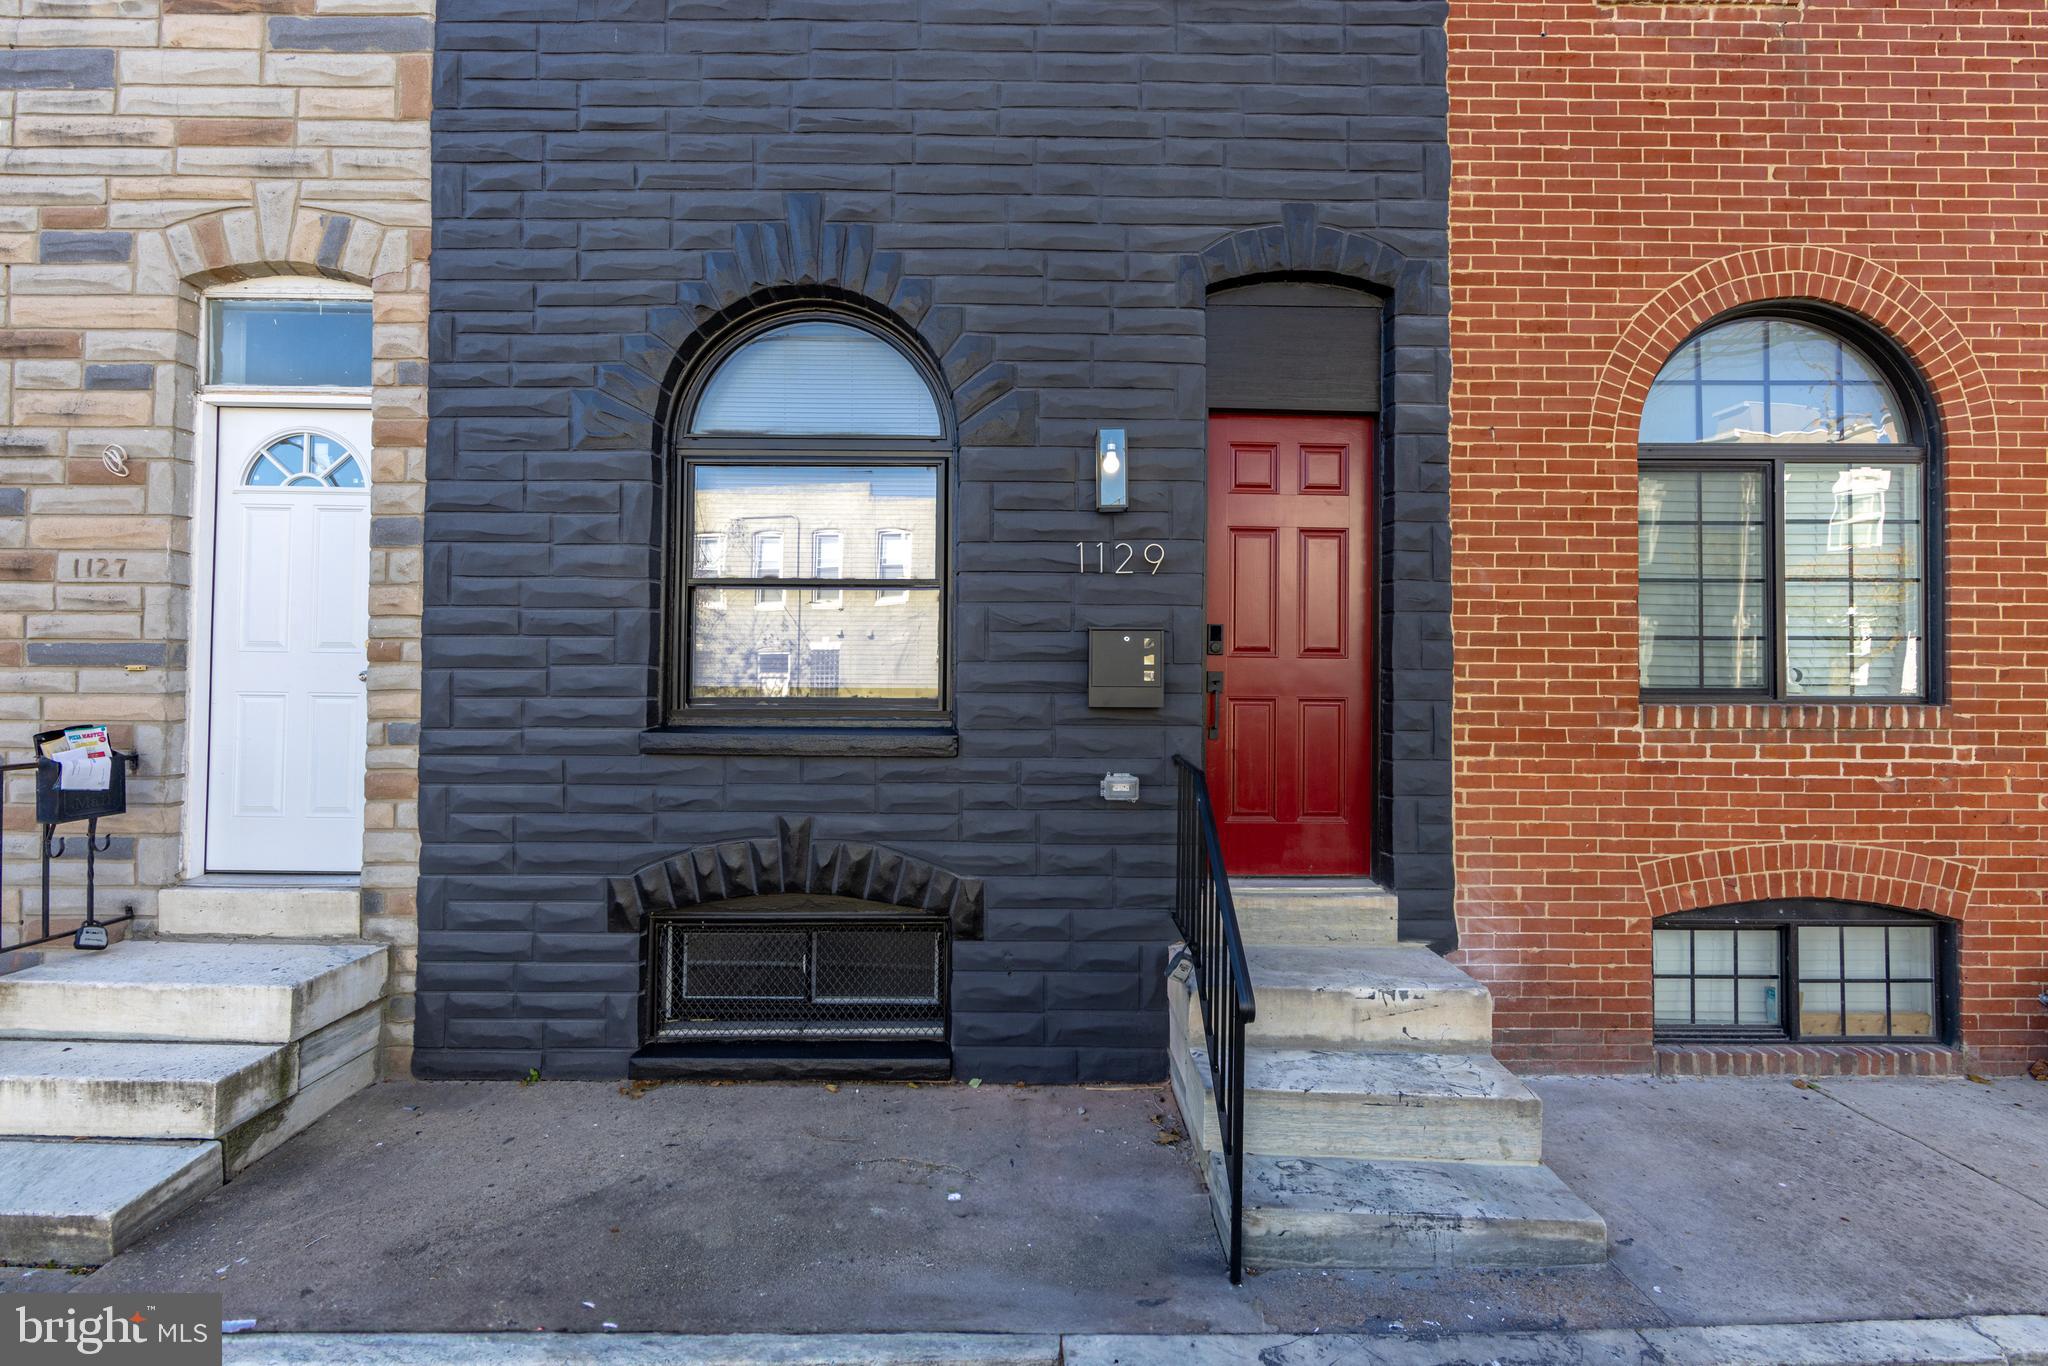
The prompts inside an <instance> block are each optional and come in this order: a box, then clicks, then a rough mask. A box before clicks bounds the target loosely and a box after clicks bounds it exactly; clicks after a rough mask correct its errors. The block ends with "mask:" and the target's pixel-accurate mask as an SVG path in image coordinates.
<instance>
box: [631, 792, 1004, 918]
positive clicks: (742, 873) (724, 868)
mask: <svg viewBox="0 0 2048 1366" xmlns="http://www.w3.org/2000/svg"><path fill="white" fill-rule="evenodd" d="M775 827H776V828H775V834H774V835H773V836H769V837H764V838H761V839H751V840H727V841H725V842H723V843H721V844H705V845H699V846H697V847H695V848H693V849H685V850H683V851H682V852H680V853H678V854H674V855H672V856H671V857H669V858H665V859H660V860H657V861H656V862H654V863H650V864H647V865H646V866H645V867H642V868H639V869H636V870H635V871H634V872H633V873H632V874H630V875H629V876H626V877H615V878H611V879H609V880H608V881H607V883H606V902H607V905H608V907H609V910H610V927H611V929H612V930H614V931H617V932H623V933H629V934H637V933H639V932H640V931H641V930H642V929H644V928H645V927H646V925H647V923H648V921H649V920H650V919H651V918H655V917H660V916H668V915H675V914H678V913H687V912H689V911H691V910H693V909H695V908H697V907H700V906H709V905H714V904H717V905H723V904H726V903H736V902H745V901H749V900H754V899H758V898H791V897H808V898H814V899H815V898H832V899H835V900H840V901H845V902H857V903H861V904H863V905H866V906H868V907H872V908H877V909H887V908H895V909H897V910H903V911H910V912H913V913H916V914H918V915H921V916H930V917H932V918H934V919H937V920H941V921H943V922H945V924H946V925H947V926H948V927H949V928H950V930H951V931H952V934H953V935H954V937H955V938H959V939H979V938H981V927H982V903H983V888H982V881H981V879H980V878H971V877H962V876H960V875H959V874H957V873H954V872H951V871H950V870H948V869H945V868H942V867H940V866H939V865H937V864H934V863H929V862H927V861H925V860H924V859H920V858H916V857H914V856H912V855H910V854H905V853H901V852H899V851H897V850H894V849H890V848H887V847H886V846H883V845H879V844H865V843H849V842H846V841H841V840H818V839H816V838H815V837H814V834H813V823H812V822H811V821H810V820H809V819H808V818H806V819H802V820H796V821H790V820H784V819H778V820H777V821H776V823H775Z"/></svg>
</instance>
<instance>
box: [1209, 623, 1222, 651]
mask: <svg viewBox="0 0 2048 1366" xmlns="http://www.w3.org/2000/svg"><path fill="white" fill-rule="evenodd" d="M1209 653H1210V654H1212V655H1220V654H1222V653H1223V623H1222V622H1220V621H1212V622H1210V623H1209Z"/></svg>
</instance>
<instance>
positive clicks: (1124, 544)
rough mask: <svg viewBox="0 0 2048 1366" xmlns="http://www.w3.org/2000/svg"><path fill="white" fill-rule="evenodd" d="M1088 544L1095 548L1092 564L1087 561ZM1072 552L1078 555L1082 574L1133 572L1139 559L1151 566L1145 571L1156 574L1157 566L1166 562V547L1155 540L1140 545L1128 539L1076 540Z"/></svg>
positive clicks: (1135, 571) (1135, 570)
mask: <svg viewBox="0 0 2048 1366" xmlns="http://www.w3.org/2000/svg"><path fill="white" fill-rule="evenodd" d="M1090 546H1093V547H1094V548H1095V562H1094V563H1093V564H1090V563H1089V562H1088V549H1089V547H1090ZM1141 550H1142V552H1143V553H1142V554H1141V553H1140V551H1141ZM1074 553H1075V554H1076V555H1077V556H1079V557H1080V561H1081V572H1082V573H1083V574H1135V573H1137V572H1138V570H1137V569H1136V567H1135V566H1136V564H1137V562H1138V561H1139V560H1140V559H1142V560H1143V561H1144V562H1145V563H1146V564H1148V565H1150V566H1152V567H1151V568H1150V569H1148V570H1146V571H1145V572H1146V573H1149V574H1157V573H1158V572H1159V566H1160V565H1162V564H1165V563H1166V547H1165V546H1163V545H1161V544H1159V542H1157V541H1147V542H1145V544H1144V545H1143V546H1142V547H1140V546H1136V545H1133V544H1131V543H1130V542H1129V541H1076V542H1074Z"/></svg>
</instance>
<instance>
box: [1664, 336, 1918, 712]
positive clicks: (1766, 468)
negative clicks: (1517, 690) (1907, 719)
mask: <svg viewBox="0 0 2048 1366" xmlns="http://www.w3.org/2000/svg"><path fill="white" fill-rule="evenodd" d="M1934 448H1935V434H1934V430H1933V422H1932V407H1931V404H1930V403H1929V402H1928V401H1927V400H1926V398H1925V387H1924V385H1922V384H1921V382H1920V380H1919V378H1918V376H1917V375H1915V374H1914V373H1913V371H1912V370H1911V368H1910V366H1908V365H1907V364H1906V362H1905V361H1904V359H1903V357H1901V356H1900V355H1899V354H1898V353H1897V351H1896V348H1894V347H1892V346H1891V345H1890V343H1889V342H1887V341H1886V340H1885V339H1883V338H1882V337H1880V336H1878V335H1877V334H1876V333H1875V332H1874V331H1872V330H1871V329H1870V328H1868V327H1867V326H1866V325H1864V324H1862V323H1861V322H1859V321H1857V320H1854V319H1852V318H1850V317H1849V316H1848V315H1846V314H1839V313H1838V312H1836V311H1835V310H1825V309H1821V308H1819V307H1818V306H1810V305H1809V306H1784V307H1773V308H1769V309H1746V310H1743V311H1740V312H1738V313H1735V314H1732V315H1724V316H1723V317H1722V318H1720V319H1718V320H1716V321H1714V322H1712V323H1710V324H1708V325H1707V326H1706V327H1704V328H1702V329H1700V330H1699V331H1698V332H1696V333H1694V334H1693V335H1692V336H1691V337H1689V338H1688V339H1687V340H1686V341H1685V342H1684V343H1682V344H1681V345H1680V346H1679V347H1678V349H1677V350H1676V351H1674V352H1673V353H1672V355H1671V357H1670V358H1669V359H1668V360H1667V361H1666V362H1665V364H1664V366H1663V368H1662V369H1661V370H1660V371H1659V372H1658V374H1657V378H1656V380H1655V382H1654V383H1653V384H1652V385H1651V387H1650V392H1649V396H1648V399H1647V401H1646V402H1645V404H1644V407H1643V416H1642V426H1641V429H1640V432H1639V438H1638V447H1637V451H1638V459H1639V478H1638V495H1639V496H1638V503H1637V556H1638V628H1639V639H1640V656H1639V658H1640V682H1641V687H1642V690H1643V694H1644V696H1645V697H1646V698H1647V699H1654V700H1673V699H1686V698H1703V699H1705V698H1714V699H1719V698H1728V699H1738V700H1740V699H1759V700H1770V699H1783V700H1789V701H1808V700H1826V699H1855V700H1858V701H1865V700H1871V699H1876V700H1882V701H1894V700H1909V701H1923V700H1927V699H1929V698H1930V696H1931V694H1932V692H1933V690H1934V680H1935V679H1936V678H1937V677H1938V669H1937V667H1936V665H1937V660H1936V658H1935V648H1936V644H1937V641H1938V637H1939V631H1938V626H1939V615H1938V612H1937V611H1936V607H1935V604H1936V602H1937V589H1938V557H1937V555H1936V553H1935V552H1936V547H1937V544H1938V538H1937V536H1936V535H1935V531H1936V528H1935V525H1934V512H1935V510H1936V509H1937V508H1938V506H1939V503H1938V499H1937V498H1936V490H1935V487H1934V485H1935V480H1934V465H1933V458H1932V457H1933V451H1934Z"/></svg>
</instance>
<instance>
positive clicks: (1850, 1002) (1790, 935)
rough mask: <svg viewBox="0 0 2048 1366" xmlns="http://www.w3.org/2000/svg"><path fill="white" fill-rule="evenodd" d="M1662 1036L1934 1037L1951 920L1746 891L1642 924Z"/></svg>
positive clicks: (1947, 974)
mask: <svg viewBox="0 0 2048 1366" xmlns="http://www.w3.org/2000/svg"><path fill="white" fill-rule="evenodd" d="M1651 941H1652V955H1651V956H1652V968H1651V971H1652V973H1653V979H1654V985H1655V998H1654V1008H1653V1011H1654V1018H1655V1025H1656V1032H1657V1034H1658V1036H1659V1037H1663V1038H1687V1037H1691V1038H1703V1037H1704V1038H1722V1039H1798V1040H1804V1041H1806V1042H1814V1041H1817V1040H1818V1041H1826V1040H1836V1041H1840V1040H1858V1041H1863V1042H1869V1041H1871V1040H1876V1039H1890V1040H1900V1041H1915V1042H1923V1043H1924V1042H1928V1041H1946V1040H1948V1039H1950V1038H1952V1037H1953V1034H1954V1012H1953V1008H1952V1002H1953V1001H1954V999H1955V927H1954V925H1953V923H1952V922H1949V921H1946V920H1942V919H1941V918H1939V917H1937V916H1931V915H1921V914H1917V913H1914V912H1911V911H1899V910H1893V909H1891V908H1889V907H1885V906H1868V905H1863V904H1860V903H1856V902H1845V901H1822V900H1792V901H1749V902H1743V903H1741V904H1739V905H1734V906H1716V907H1712V908H1709V909H1705V910H1697V911H1684V912H1681V913H1680V914H1677V915H1668V916H1665V917H1664V918H1663V919H1661V920H1658V921H1656V922H1655V924H1654V926H1653V928H1652V930H1651Z"/></svg>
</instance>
